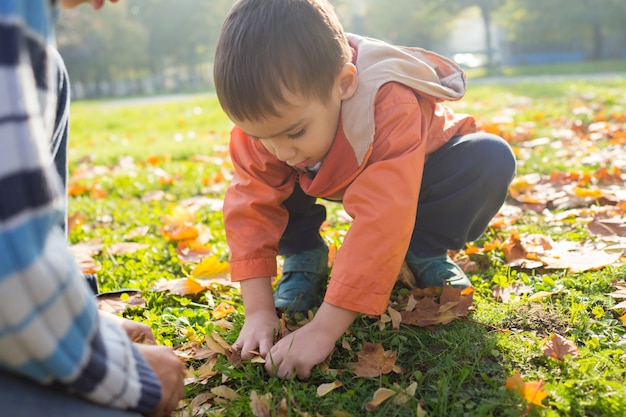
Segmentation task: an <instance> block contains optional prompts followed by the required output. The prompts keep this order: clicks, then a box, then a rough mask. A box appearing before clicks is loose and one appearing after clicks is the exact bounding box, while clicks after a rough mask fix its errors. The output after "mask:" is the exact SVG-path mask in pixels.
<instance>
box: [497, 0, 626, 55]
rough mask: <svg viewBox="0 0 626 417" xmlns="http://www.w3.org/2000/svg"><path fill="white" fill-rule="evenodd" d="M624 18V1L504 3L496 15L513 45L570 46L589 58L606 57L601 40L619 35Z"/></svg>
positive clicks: (515, 0) (508, 0) (519, 0)
mask: <svg viewBox="0 0 626 417" xmlns="http://www.w3.org/2000/svg"><path fill="white" fill-rule="evenodd" d="M624 19H626V2H625V1H624V0H550V1H543V0H506V1H505V2H504V7H502V8H501V9H500V11H499V13H498V20H499V22H500V23H501V24H502V25H503V26H505V27H506V28H507V33H508V38H509V40H510V41H512V42H514V44H516V45H519V46H521V47H523V46H524V45H531V46H533V47H536V46H537V45H542V44H543V45H553V44H557V45H571V47H572V48H575V49H582V50H584V51H585V52H586V55H587V57H588V58H590V59H600V58H603V57H606V56H607V55H608V51H605V41H606V40H607V39H609V38H619V37H621V36H623V34H624ZM621 52H622V53H623V51H621Z"/></svg>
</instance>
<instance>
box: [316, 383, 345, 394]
mask: <svg viewBox="0 0 626 417" xmlns="http://www.w3.org/2000/svg"><path fill="white" fill-rule="evenodd" d="M342 385H343V384H342V383H341V381H337V380H334V381H333V382H329V383H328V384H321V385H320V386H318V387H317V396H318V397H323V396H324V395H326V394H328V393H329V392H331V391H332V390H334V389H336V388H339V387H340V386H342Z"/></svg>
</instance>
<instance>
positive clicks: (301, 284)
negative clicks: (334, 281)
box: [274, 246, 328, 313]
mask: <svg viewBox="0 0 626 417" xmlns="http://www.w3.org/2000/svg"><path fill="white" fill-rule="evenodd" d="M327 278H328V248H327V247H326V246H322V247H320V248H317V249H313V250H310V251H306V252H300V253H296V254H293V255H286V256H285V261H284V263H283V276H282V277H281V279H280V281H279V282H278V286H277V287H276V291H275V292H274V304H275V305H276V308H279V309H285V310H289V312H292V313H293V312H301V313H306V312H307V311H308V310H310V309H312V308H314V307H318V306H319V305H320V303H321V301H322V295H323V289H324V284H326V279H327Z"/></svg>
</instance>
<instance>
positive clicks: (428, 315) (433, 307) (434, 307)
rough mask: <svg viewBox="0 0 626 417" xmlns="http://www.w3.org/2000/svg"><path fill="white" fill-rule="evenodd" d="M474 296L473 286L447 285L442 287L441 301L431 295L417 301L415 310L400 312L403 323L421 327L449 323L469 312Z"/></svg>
mask: <svg viewBox="0 0 626 417" xmlns="http://www.w3.org/2000/svg"><path fill="white" fill-rule="evenodd" d="M473 296H474V289H473V288H472V287H467V288H464V289H461V288H454V287H451V286H449V285H446V286H444V287H443V289H442V292H441V297H439V303H437V302H435V301H434V300H433V298H431V297H424V298H422V299H421V300H419V301H417V303H416V304H415V308H414V309H413V310H411V311H403V312H402V313H400V314H401V316H402V323H404V324H410V325H414V326H419V327H425V326H432V325H436V324H447V323H449V322H451V321H452V320H454V319H455V318H457V317H461V316H466V315H467V314H468V313H469V308H470V307H471V306H472V302H473Z"/></svg>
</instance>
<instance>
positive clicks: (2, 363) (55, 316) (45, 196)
mask: <svg viewBox="0 0 626 417" xmlns="http://www.w3.org/2000/svg"><path fill="white" fill-rule="evenodd" d="M17 3H23V4H21V6H20V5H19V4H17ZM26 3H28V5H26ZM31 3H32V4H31ZM16 4H17V5H16ZM9 5H11V6H15V7H6V8H0V39H1V40H2V46H1V47H0V91H2V94H0V143H1V144H2V149H3V150H2V152H0V367H1V368H3V369H5V370H8V371H9V372H13V373H15V374H20V375H22V376H24V377H26V378H29V379H31V380H33V381H36V382H39V383H41V384H46V385H55V386H57V387H61V388H63V389H65V390H68V391H74V392H76V393H77V394H79V395H81V396H83V397H85V398H87V399H89V400H90V401H93V402H96V403H100V404H103V405H106V406H109V407H114V408H120V409H129V410H134V411H138V412H141V413H146V412H149V411H152V410H153V409H154V408H155V407H156V406H157V405H158V403H159V401H160V397H161V387H160V384H159V381H158V379H157V378H156V376H155V375H154V372H153V371H152V369H151V367H150V366H149V364H148V363H147V362H146V361H145V359H144V358H143V357H142V356H141V355H140V354H139V353H138V351H137V350H136V349H135V348H134V347H133V344H132V342H131V340H130V339H129V338H128V337H127V336H126V334H125V333H124V331H123V330H122V329H121V328H119V327H118V326H116V325H114V324H113V323H109V322H108V321H100V320H99V319H98V314H97V306H96V304H95V301H94V300H93V297H92V296H91V294H90V290H89V288H88V287H87V285H86V283H85V280H84V278H83V277H82V274H81V273H80V271H79V270H78V268H77V266H76V264H75V262H74V259H73V257H72V255H71V253H70V251H69V249H68V245H67V242H66V240H65V235H64V233H63V232H62V230H61V227H60V226H59V224H60V219H61V210H60V208H61V207H62V204H61V202H62V199H63V198H65V196H64V195H63V191H62V187H61V186H60V181H59V177H58V174H57V173H56V171H55V169H54V166H53V164H52V160H51V155H50V144H49V142H50V137H51V134H52V124H53V121H54V119H53V111H54V110H52V111H50V109H54V108H55V97H56V90H55V88H56V86H55V82H54V77H52V76H51V74H52V71H51V68H50V60H49V55H48V48H49V47H50V45H52V43H50V41H49V37H50V35H51V32H52V30H51V25H52V23H51V21H50V20H48V21H47V23H46V24H41V23H42V22H43V20H42V18H45V17H46V16H47V17H48V18H50V16H51V15H52V12H51V10H50V9H49V8H48V7H49V2H48V1H47V0H45V1H44V0H22V1H19V0H16V1H14V2H9ZM28 13H31V14H34V16H32V15H27V14H28ZM35 23H39V24H40V26H38V27H31V26H30V25H31V24H35ZM41 98H43V100H41ZM2 389H9V390H10V387H3V388H2Z"/></svg>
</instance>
